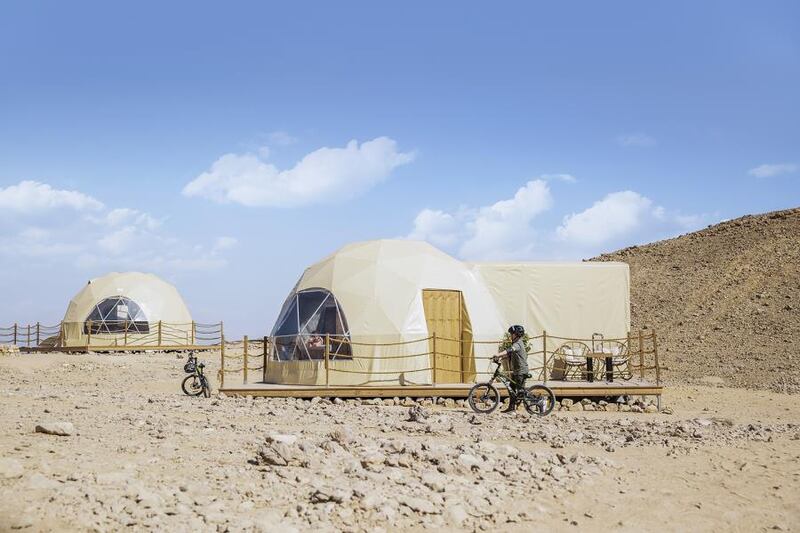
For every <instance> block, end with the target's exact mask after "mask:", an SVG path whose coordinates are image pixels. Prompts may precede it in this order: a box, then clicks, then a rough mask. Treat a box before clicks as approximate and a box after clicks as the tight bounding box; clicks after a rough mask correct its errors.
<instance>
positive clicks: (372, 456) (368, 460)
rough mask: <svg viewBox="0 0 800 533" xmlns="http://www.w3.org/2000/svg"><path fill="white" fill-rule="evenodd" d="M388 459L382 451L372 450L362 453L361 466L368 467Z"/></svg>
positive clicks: (380, 463)
mask: <svg viewBox="0 0 800 533" xmlns="http://www.w3.org/2000/svg"><path fill="white" fill-rule="evenodd" d="M385 461H386V456H385V455H383V454H382V453H381V452H378V451H372V452H366V453H364V454H362V455H361V466H363V467H364V468H367V467H368V466H373V465H382V464H383V463H384V462H385Z"/></svg>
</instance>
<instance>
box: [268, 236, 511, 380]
mask: <svg viewBox="0 0 800 533" xmlns="http://www.w3.org/2000/svg"><path fill="white" fill-rule="evenodd" d="M311 288H323V289H327V290H329V291H331V292H332V293H333V294H334V296H335V297H336V299H337V301H338V302H339V305H340V307H341V309H342V310H343V312H344V314H345V316H346V318H347V322H348V326H349V329H350V336H351V339H352V340H353V342H354V345H353V354H354V358H353V359H352V360H337V361H332V362H331V363H330V370H329V373H328V375H329V383H330V384H332V385H333V384H336V385H357V384H366V383H378V382H385V383H394V384H397V383H399V382H404V383H417V384H430V383H432V382H433V375H432V372H431V371H430V370H427V369H429V368H431V361H430V355H429V354H428V352H429V351H430V350H429V348H428V343H427V341H426V339H427V337H428V327H427V324H426V321H425V311H424V308H423V304H422V290H423V289H450V290H456V291H461V293H462V294H463V296H464V301H465V302H466V305H467V308H468V309H469V316H470V322H471V326H472V334H473V336H474V337H476V338H497V336H498V332H501V331H503V325H502V324H501V323H500V322H499V320H498V318H499V317H498V314H497V312H496V310H495V305H494V301H493V299H492V296H491V295H490V294H489V291H488V290H487V289H486V287H485V286H484V285H483V283H482V282H480V281H479V278H478V276H477V274H476V273H474V272H472V271H470V270H469V269H468V268H467V267H466V265H464V263H462V262H461V261H458V260H456V259H454V258H452V257H450V256H449V255H447V254H445V253H444V252H442V251H440V250H438V249H436V248H434V247H433V246H431V245H430V244H427V243H424V242H417V241H407V240H380V241H368V242H360V243H354V244H350V245H348V246H345V247H344V248H342V249H340V250H339V251H337V252H336V253H334V254H332V255H330V256H328V257H326V258H325V259H323V260H322V261H320V262H319V263H316V264H315V265H312V266H311V267H309V268H308V269H306V271H305V272H304V273H303V275H302V277H301V278H300V280H299V281H298V283H297V285H296V286H295V289H294V290H293V292H292V294H290V296H289V297H290V298H291V297H292V296H293V294H294V292H296V291H301V290H304V289H311ZM405 341H408V342H410V344H404V345H391V346H361V345H359V343H364V344H375V343H398V342H405ZM494 348H495V346H492V347H482V348H478V350H477V351H481V350H482V351H483V352H486V353H487V354H488V353H489V352H492V351H494ZM415 354H418V355H415ZM403 355H415V356H414V357H409V358H396V357H397V356H403ZM484 355H485V354H484ZM362 357H363V358H362ZM381 357H386V358H388V357H395V358H394V359H381ZM484 366H485V365H484ZM269 367H270V368H268V371H267V379H268V381H272V382H277V383H294V384H323V383H325V369H324V363H323V362H322V361H287V362H275V363H271V364H270V365H269Z"/></svg>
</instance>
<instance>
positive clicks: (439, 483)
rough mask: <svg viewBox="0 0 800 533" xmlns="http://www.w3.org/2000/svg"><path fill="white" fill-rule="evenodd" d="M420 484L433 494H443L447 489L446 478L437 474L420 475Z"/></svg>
mask: <svg viewBox="0 0 800 533" xmlns="http://www.w3.org/2000/svg"><path fill="white" fill-rule="evenodd" d="M422 484H423V485H425V486H426V487H428V488H429V489H431V490H432V491H434V492H444V491H445V489H446V488H447V478H445V477H444V476H443V475H441V474H439V473H438V472H425V473H424V474H422Z"/></svg>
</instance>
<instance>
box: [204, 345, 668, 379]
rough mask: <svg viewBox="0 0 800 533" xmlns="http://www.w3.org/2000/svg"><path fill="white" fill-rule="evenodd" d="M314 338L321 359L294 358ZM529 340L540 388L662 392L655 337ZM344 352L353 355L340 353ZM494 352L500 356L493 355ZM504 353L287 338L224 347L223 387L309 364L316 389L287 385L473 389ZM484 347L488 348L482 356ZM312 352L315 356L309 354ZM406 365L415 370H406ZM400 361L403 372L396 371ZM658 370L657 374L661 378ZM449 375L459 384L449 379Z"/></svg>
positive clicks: (531, 364) (470, 347)
mask: <svg viewBox="0 0 800 533" xmlns="http://www.w3.org/2000/svg"><path fill="white" fill-rule="evenodd" d="M313 337H323V338H324V344H323V349H322V350H321V351H320V352H315V354H317V357H311V356H308V357H306V358H302V359H300V358H295V356H296V355H297V354H298V353H303V352H302V351H301V350H297V349H296V347H297V346H296V345H297V343H299V342H303V340H308V339H311V338H313ZM527 340H528V343H529V345H530V346H534V345H539V346H540V347H539V348H538V349H531V350H529V352H528V364H529V372H530V374H531V377H532V378H533V379H534V380H537V381H544V382H547V381H552V380H564V381H582V382H592V381H613V380H615V379H616V380H624V381H627V380H630V379H634V378H637V379H639V380H641V381H644V380H645V379H646V378H654V381H655V383H656V384H657V385H660V384H661V366H660V364H659V360H658V340H657V336H656V334H655V333H654V332H647V333H645V332H644V331H639V332H636V333H635V334H634V333H631V334H630V335H628V336H627V337H625V338H608V339H606V338H604V337H603V336H602V335H597V334H596V335H595V336H594V337H593V338H591V339H585V338H573V337H561V336H553V335H549V334H547V332H542V334H541V335H536V336H533V337H529V338H528V339H527ZM420 343H427V345H428V347H429V349H428V350H426V351H417V350H414V349H413V348H414V345H417V346H419V344H420ZM446 343H452V344H451V345H452V346H458V347H459V348H460V349H459V350H457V351H458V352H459V353H453V352H452V351H449V350H448V351H445V350H442V349H441V347H442V346H443V345H445V344H446ZM333 345H336V346H338V348H339V351H340V353H338V354H335V353H334V352H333V351H332V346H333ZM343 346H344V347H347V349H346V350H343V352H344V353H341V352H342V350H341V348H342V347H343ZM488 346H494V347H496V349H492V350H488V348H487V347H488ZM499 346H500V340H499V339H495V340H469V341H467V340H463V339H452V338H447V337H437V336H436V335H430V336H427V337H421V338H417V339H411V340H404V341H393V342H365V341H353V340H351V339H350V338H348V337H346V336H342V335H283V336H275V337H263V339H261V340H259V341H251V340H249V339H248V337H245V338H244V340H243V341H236V342H223V343H222V344H221V346H220V371H219V378H220V388H223V387H224V382H225V377H226V376H229V375H235V374H241V375H242V383H243V384H247V383H248V371H258V370H261V371H262V372H263V378H262V381H265V382H266V378H267V371H268V370H269V369H272V370H275V371H280V369H281V365H284V364H290V365H291V364H294V365H297V364H300V365H303V368H304V369H305V371H307V375H308V376H310V377H309V379H312V380H314V381H313V382H311V383H310V382H309V381H308V380H304V381H303V382H297V383H289V382H287V381H286V379H285V376H283V375H282V376H281V379H280V384H281V385H289V386H291V385H295V386H304V385H312V384H313V385H319V384H320V382H321V384H322V385H324V386H326V387H330V386H338V385H332V384H331V381H332V380H331V376H332V375H336V374H342V375H362V376H364V382H363V383H361V384H359V386H369V385H370V384H374V385H375V386H382V385H383V384H384V383H385V382H386V381H387V380H385V379H381V376H395V379H394V380H389V381H396V380H397V379H399V376H401V375H405V374H416V375H418V374H420V373H430V374H431V379H430V381H429V382H428V383H427V384H431V385H436V384H440V383H451V382H454V381H455V382H457V383H469V382H473V381H475V380H476V379H477V378H478V376H490V375H491V374H492V373H493V369H492V368H490V367H488V365H486V364H479V363H481V362H486V361H489V360H491V358H492V356H493V355H494V353H496V352H497V351H499ZM437 347H438V348H437ZM479 347H483V348H482V350H479ZM385 349H401V350H402V349H408V350H409V352H408V353H401V354H397V353H381V350H385ZM479 351H482V352H486V351H491V355H486V354H483V355H481V354H479V353H476V352H479ZM290 352H291V353H290ZM287 353H289V354H290V356H291V357H290V358H289V359H285V358H281V355H284V356H285V355H286V354H287ZM305 353H306V354H307V355H308V354H310V352H308V351H306V352H305ZM253 358H259V359H261V362H260V364H258V365H257V366H251V365H250V364H249V363H248V360H250V359H253ZM228 360H231V361H230V362H234V361H235V362H236V363H238V364H237V366H236V367H235V368H231V367H229V366H226V361H228ZM403 360H405V361H408V364H407V365H402V363H401V362H402V361H403ZM454 360H455V361H454ZM459 360H460V362H458V361H459ZM363 361H369V363H370V364H367V365H364V364H363ZM447 361H449V363H446V365H445V364H442V363H445V362H447ZM537 361H538V364H537V363H536V362H537ZM383 362H386V363H388V364H389V365H391V368H389V369H387V368H386V366H387V365H385V364H383ZM399 362H400V364H401V365H402V366H397V365H398V363H399ZM453 367H455V368H453ZM245 369H246V370H245ZM651 371H655V375H654V376H653V375H651ZM447 376H450V377H451V378H454V379H448V378H447ZM231 377H232V376H231ZM320 378H321V379H320ZM373 378H375V379H373Z"/></svg>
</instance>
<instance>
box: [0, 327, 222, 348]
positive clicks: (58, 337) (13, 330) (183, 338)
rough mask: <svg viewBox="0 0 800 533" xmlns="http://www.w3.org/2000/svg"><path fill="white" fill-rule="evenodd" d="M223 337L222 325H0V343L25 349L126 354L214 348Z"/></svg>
mask: <svg viewBox="0 0 800 533" xmlns="http://www.w3.org/2000/svg"><path fill="white" fill-rule="evenodd" d="M223 338H224V327H223V323H222V322H218V323H216V324H204V323H199V322H182V323H175V322H163V321H157V322H143V321H132V320H103V321H92V320H87V321H85V322H66V321H62V322H59V323H58V324H56V325H52V326H51V325H46V324H42V323H40V322H37V323H35V324H18V323H17V324H13V325H11V326H0V344H13V345H15V346H17V347H19V348H25V349H28V350H69V351H80V350H83V351H88V350H93V351H126V350H130V349H136V350H142V349H153V350H158V349H184V348H194V349H200V350H202V349H217V348H218V347H219V345H220V344H221V343H222V341H223Z"/></svg>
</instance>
